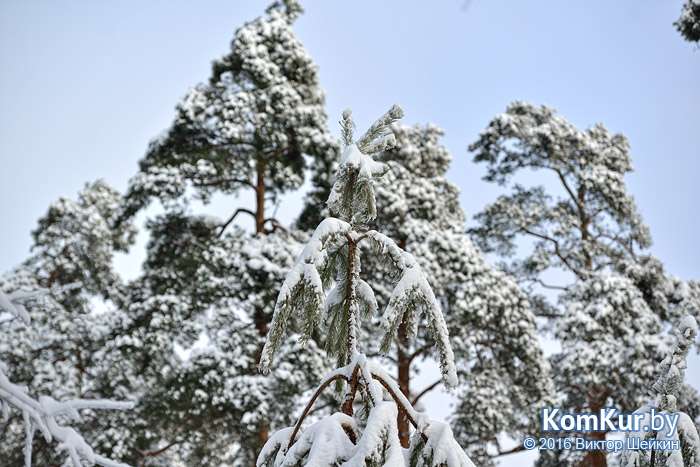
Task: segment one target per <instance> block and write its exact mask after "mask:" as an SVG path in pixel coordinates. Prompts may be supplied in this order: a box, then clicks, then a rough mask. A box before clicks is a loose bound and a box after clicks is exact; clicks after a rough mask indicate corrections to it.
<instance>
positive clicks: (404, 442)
mask: <svg viewBox="0 0 700 467" xmlns="http://www.w3.org/2000/svg"><path fill="white" fill-rule="evenodd" d="M407 314H408V313H407V312H404V314H403V318H402V319H401V324H400V325H399V335H398V340H397V343H398V347H399V354H398V359H397V362H398V373H399V374H398V380H399V388H400V389H401V392H403V395H404V396H406V398H407V399H408V400H409V401H410V400H411V392H410V388H409V383H410V378H411V372H410V371H411V359H410V356H409V355H408V353H407V347H406V346H407V344H408V342H407V341H408V339H407V337H406V317H407ZM397 423H398V429H399V440H400V441H401V446H402V447H404V448H408V447H409V444H410V437H409V435H410V432H409V427H408V418H407V417H406V414H405V413H404V412H402V411H399V418H398V420H397Z"/></svg>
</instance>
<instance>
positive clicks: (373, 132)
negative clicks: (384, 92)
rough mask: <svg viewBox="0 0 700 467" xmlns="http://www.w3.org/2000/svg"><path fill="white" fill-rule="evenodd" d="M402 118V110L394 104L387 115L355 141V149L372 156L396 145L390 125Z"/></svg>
mask: <svg viewBox="0 0 700 467" xmlns="http://www.w3.org/2000/svg"><path fill="white" fill-rule="evenodd" d="M402 117H403V109H402V108H401V106H400V105H399V104H394V105H393V106H392V107H391V108H390V109H389V111H388V112H387V113H385V114H384V115H382V116H381V117H379V118H378V119H377V121H375V122H374V123H373V124H372V126H371V127H369V130H367V132H366V133H365V134H364V135H362V137H361V138H360V139H359V140H357V143H356V145H357V148H358V149H359V150H360V152H362V153H363V154H374V153H377V152H381V151H384V150H385V149H387V148H391V147H393V146H394V145H395V144H396V138H395V137H394V134H393V133H391V125H392V124H393V123H396V122H397V121H399V120H400V119H401V118H402Z"/></svg>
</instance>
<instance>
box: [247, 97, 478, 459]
mask: <svg viewBox="0 0 700 467" xmlns="http://www.w3.org/2000/svg"><path fill="white" fill-rule="evenodd" d="M402 115H403V111H402V110H401V108H400V107H399V106H394V107H392V108H391V109H390V110H389V112H387V113H386V114H385V115H384V116H383V117H381V118H380V119H379V120H377V122H375V123H374V124H373V125H372V126H371V127H370V130H369V131H368V132H367V133H365V135H364V136H363V137H361V138H359V140H358V143H357V144H350V145H349V146H347V147H346V148H345V151H344V152H343V155H342V157H341V160H340V164H339V167H338V172H337V175H336V181H335V184H334V186H333V189H332V191H331V195H330V197H329V199H328V205H329V207H330V208H331V210H332V211H334V212H336V213H338V215H339V218H327V219H325V220H324V221H323V222H321V224H320V225H319V226H318V227H317V229H316V231H315V232H314V234H313V236H312V237H311V240H310V241H309V243H307V245H306V247H305V248H304V250H303V252H302V254H301V255H300V256H299V259H298V260H297V262H296V264H295V266H294V267H293V268H292V270H291V272H290V274H289V275H288V276H287V279H286V280H285V282H284V284H283V286H282V288H281V290H280V294H279V297H278V300H277V305H276V307H275V314H274V317H273V321H272V324H271V329H270V332H269V334H268V341H267V342H266V344H265V348H264V349H263V357H262V359H261V363H260V366H261V369H262V370H263V371H269V369H270V367H271V365H272V363H273V357H274V356H275V353H276V351H277V349H278V348H279V346H280V345H281V343H282V342H283V341H284V332H285V328H286V326H287V322H288V321H289V320H290V318H291V317H292V316H298V317H299V319H300V320H301V321H302V323H304V324H303V325H302V328H303V329H305V330H306V332H307V333H308V330H310V329H313V328H314V327H316V325H317V324H318V323H320V322H323V324H324V326H323V327H324V328H325V329H326V339H327V341H328V342H329V345H328V351H329V354H330V355H331V356H334V357H336V358H337V360H338V362H339V364H338V368H337V369H336V370H335V371H333V372H331V373H330V374H329V375H328V376H326V378H324V379H323V380H322V381H321V384H320V385H319V386H318V389H317V390H316V392H315V393H314V395H313V396H312V398H311V401H310V402H309V403H308V404H307V406H306V408H305V410H304V412H303V413H302V415H301V417H300V418H299V420H298V421H297V423H296V425H295V426H293V427H290V428H286V429H283V430H280V431H278V432H277V433H276V434H275V435H273V436H272V437H271V438H270V440H269V441H268V443H267V444H266V445H265V447H264V448H263V451H262V452H261V454H260V457H259V458H258V462H257V465H258V466H278V465H317V466H323V465H327V466H333V465H340V464H341V463H342V465H348V466H351V465H352V466H354V465H357V466H361V465H377V466H379V465H392V466H394V465H411V466H418V465H421V466H423V465H424V466H438V465H442V466H469V465H473V464H472V463H471V461H470V460H469V458H468V457H467V456H466V454H465V453H464V451H463V450H462V449H461V448H460V447H459V445H458V444H457V442H456V441H455V440H454V438H453V435H452V431H451V430H450V429H449V427H447V426H444V425H442V424H439V423H437V422H431V421H428V419H427V418H426V416H425V415H423V414H419V413H417V412H416V411H415V410H414V409H413V406H412V405H411V403H410V402H409V400H408V399H407V398H406V397H405V396H404V395H403V393H402V392H401V390H400V389H399V387H398V385H397V384H396V383H395V382H394V381H393V380H392V378H391V377H390V376H389V375H387V374H386V373H385V372H384V371H383V370H382V369H381V368H380V367H379V366H377V365H375V364H373V363H370V362H369V361H368V360H367V358H366V357H365V355H364V354H362V353H361V352H360V344H359V342H358V337H359V335H358V331H359V328H360V325H361V322H362V320H363V319H367V318H369V317H370V314H371V313H375V312H377V311H378V310H377V304H376V299H375V297H374V292H373V290H372V289H371V288H370V287H369V285H368V284H367V283H366V282H364V281H363V280H362V279H361V277H360V272H361V268H360V258H361V256H360V253H361V251H362V243H361V242H363V241H364V240H367V243H369V246H370V247H371V248H372V251H373V252H374V253H375V255H376V256H377V257H380V258H382V260H383V261H384V264H385V266H386V267H387V268H388V269H389V270H390V271H391V273H392V277H393V279H394V287H393V290H392V292H391V295H390V297H389V300H388V303H387V306H386V308H385V311H384V313H383V316H382V319H381V329H382V334H383V337H382V344H381V348H382V350H383V351H387V350H389V347H390V344H391V342H392V340H393V339H394V338H395V336H396V334H397V332H398V327H399V324H400V322H401V319H402V317H403V316H406V318H405V319H406V336H407V337H408V338H411V337H415V335H416V334H417V332H418V322H419V320H418V318H419V316H420V313H421V312H423V313H424V314H425V315H426V318H427V322H428V328H429V331H430V334H431V335H432V338H433V340H434V342H435V347H436V354H437V355H438V359H439V361H440V368H441V372H442V377H443V381H444V383H445V384H446V386H448V387H454V386H455V385H456V383H457V375H456V368H455V366H454V356H453V353H452V348H451V346H450V342H449V337H448V331H447V326H446V324H445V320H444V318H443V316H442V313H441V311H440V308H439V305H438V303H437V300H436V299H435V296H434V294H433V291H432V289H431V288H430V286H429V285H428V282H427V279H426V278H425V277H424V276H423V273H422V271H421V268H420V265H419V264H418V262H417V261H416V259H415V258H414V257H413V255H411V254H410V253H407V252H405V251H404V250H402V249H401V248H399V247H398V246H397V245H396V244H395V243H394V242H393V241H392V240H391V239H389V238H388V237H386V236H385V235H382V234H380V233H379V232H377V231H376V230H370V229H368V228H367V222H371V221H372V220H373V219H374V217H375V213H376V209H375V206H376V204H375V195H374V181H375V179H378V178H380V177H381V176H382V175H383V174H385V173H386V172H387V170H388V167H387V166H386V165H384V164H382V163H380V162H376V161H375V160H373V159H372V158H371V156H370V154H366V153H363V152H362V150H361V149H360V147H361V148H363V149H364V150H365V151H373V150H385V149H387V148H388V147H392V146H394V145H395V137H394V135H393V134H392V133H391V132H390V128H391V124H392V123H393V122H395V121H396V120H398V119H399V118H401V116H402ZM343 122H344V127H343V134H344V135H345V136H344V139H345V142H346V143H351V138H352V136H351V134H352V133H351V128H352V127H353V124H352V120H351V116H350V112H349V111H346V112H345V113H344V114H343ZM358 144H359V146H358ZM301 339H302V342H303V341H306V340H307V335H305V334H302V336H301ZM337 380H344V381H345V382H346V386H345V395H344V398H343V400H342V407H341V409H342V411H341V412H339V413H334V414H333V415H331V416H328V417H325V418H322V419H321V420H319V421H317V422H316V423H315V424H313V425H311V426H310V427H308V428H306V429H305V430H303V431H300V428H301V426H302V422H303V421H304V420H305V418H306V417H307V415H308V413H309V410H310V409H311V408H312V406H313V404H314V403H315V401H316V398H317V397H318V396H319V395H320V394H321V392H322V391H323V390H324V389H325V388H326V387H327V386H328V385H330V384H331V383H332V382H334V381H337ZM358 396H359V399H360V400H361V401H362V403H363V407H362V409H361V410H360V411H358V412H356V411H355V408H354V404H355V402H356V399H358ZM399 411H401V412H404V413H405V415H406V416H407V417H408V419H409V420H410V421H411V423H412V424H413V425H414V428H415V431H414V433H413V436H412V439H411V443H410V445H409V447H408V450H407V455H406V456H404V453H403V449H402V447H401V444H400V441H399V432H398V425H397V417H398V413H399Z"/></svg>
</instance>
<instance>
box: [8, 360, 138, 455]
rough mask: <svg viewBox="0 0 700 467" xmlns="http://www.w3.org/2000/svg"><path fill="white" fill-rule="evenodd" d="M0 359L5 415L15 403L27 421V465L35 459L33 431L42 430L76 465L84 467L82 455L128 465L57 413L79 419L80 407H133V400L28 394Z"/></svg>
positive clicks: (49, 440) (25, 446) (25, 450)
mask: <svg viewBox="0 0 700 467" xmlns="http://www.w3.org/2000/svg"><path fill="white" fill-rule="evenodd" d="M4 369H5V368H3V365H2V362H0V401H1V402H2V414H3V418H4V419H5V420H7V418H8V416H9V407H8V406H9V405H12V406H13V407H15V408H16V409H17V410H19V411H20V412H21V413H22V418H23V419H24V425H25V433H26V439H25V445H24V458H25V461H24V463H25V466H26V467H29V466H30V465H31V461H32V458H31V456H32V443H33V440H34V433H35V431H36V430H37V428H38V429H39V431H40V432H41V433H42V435H43V436H44V439H46V441H47V442H51V441H54V440H55V441H56V442H57V443H58V447H57V449H58V450H64V451H66V453H67V454H68V456H69V457H70V459H71V461H72V462H73V465H74V466H75V467H82V465H83V464H82V463H81V459H85V460H87V461H88V462H91V463H93V464H99V465H103V466H105V467H128V466H127V464H122V463H120V462H115V461H113V460H111V459H108V458H106V457H104V456H101V455H99V454H96V453H95V452H94V451H93V450H92V448H91V447H90V445H89V444H87V442H86V441H85V439H84V438H83V437H82V436H81V435H80V434H79V433H78V432H77V431H75V430H74V429H73V428H71V427H69V426H64V425H61V424H60V423H59V422H58V421H57V419H56V417H57V416H58V415H60V414H67V415H69V416H70V417H71V418H73V419H74V420H80V415H79V414H78V409H86V408H90V409H131V408H133V404H132V403H131V402H115V401H111V400H106V399H97V400H89V399H73V400H68V401H64V402H59V401H57V400H55V399H54V398H52V397H50V396H41V397H40V398H39V400H35V399H33V398H32V397H30V396H29V394H28V390H27V388H26V386H20V385H17V384H14V383H12V382H11V381H10V380H9V379H8V378H7V376H6V375H5V373H4V371H3V370H4Z"/></svg>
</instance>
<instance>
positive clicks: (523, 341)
mask: <svg viewBox="0 0 700 467" xmlns="http://www.w3.org/2000/svg"><path fill="white" fill-rule="evenodd" d="M392 131H393V133H394V135H395V136H396V145H395V146H394V147H393V148H391V149H387V150H386V151H383V152H381V153H379V154H377V155H376V157H375V160H377V161H378V162H383V163H385V164H386V165H387V166H388V168H389V169H388V171H387V173H386V174H385V175H384V179H383V183H380V184H377V186H376V188H375V192H376V197H377V206H378V210H377V211H378V212H377V218H376V219H375V220H374V221H373V222H372V223H371V226H372V227H373V228H375V229H376V230H378V231H382V232H385V233H386V234H387V235H388V236H390V237H391V238H392V239H394V241H395V242H396V244H397V245H398V246H399V247H400V248H402V249H404V250H406V251H408V252H409V253H411V254H413V255H414V256H415V257H416V260H417V261H418V263H419V264H420V265H421V269H422V270H423V271H424V273H425V276H426V278H427V279H428V281H429V283H430V285H431V287H432V289H433V291H434V293H435V296H436V298H437V300H438V302H439V303H440V306H441V308H442V311H443V314H444V316H445V320H446V322H447V326H448V329H449V332H450V336H452V347H453V349H454V353H455V359H456V362H457V368H458V370H459V371H458V374H459V377H460V390H459V392H458V406H457V410H456V411H455V414H454V416H453V425H454V427H455V433H456V436H457V439H458V440H459V441H460V442H461V444H462V445H464V446H466V450H467V453H468V454H469V456H470V457H471V458H472V459H473V460H474V461H475V462H477V463H478V464H479V465H488V464H490V463H492V462H493V461H492V458H493V457H495V456H498V455H499V454H501V453H503V452H507V451H509V450H510V449H511V447H510V446H501V445H499V441H498V440H499V435H500V434H503V433H506V434H508V435H510V436H511V438H513V439H521V438H522V437H523V436H525V434H526V433H527V434H530V433H533V432H534V430H535V427H536V426H537V423H536V419H538V417H539V411H538V409H537V408H538V407H542V406H546V405H551V404H552V402H553V395H554V390H553V385H552V383H551V380H550V377H549V364H548V362H547V361H546V359H545V358H544V357H543V355H542V352H541V350H540V348H539V343H538V340H537V336H536V326H535V318H534V315H533V314H532V312H531V310H530V306H529V302H528V300H527V296H526V295H525V293H524V292H523V291H522V290H520V288H519V287H518V285H517V284H516V282H515V280H514V279H513V278H511V277H508V276H507V275H505V274H504V273H503V272H502V271H499V270H498V269H496V268H495V267H492V266H490V265H488V264H485V263H484V259H483V257H482V255H481V252H480V251H479V249H478V248H477V247H475V246H474V245H473V244H472V242H471V240H470V239H469V237H468V236H467V234H466V230H465V225H464V224H465V219H466V216H465V214H464V211H463V210H462V207H461V206H460V203H459V188H458V187H457V186H456V185H454V184H453V183H451V182H450V181H448V180H447V179H446V178H445V173H446V172H447V170H448V168H449V164H450V162H451V160H452V155H451V154H450V153H449V151H448V150H447V148H446V147H445V146H443V145H442V144H440V142H439V139H440V137H441V136H442V135H443V134H444V132H443V131H442V130H440V129H439V128H437V127H436V126H435V125H432V124H428V125H426V126H418V125H416V126H414V127H409V126H404V125H401V124H398V123H397V124H395V125H394V126H393V127H392ZM363 270H364V271H365V272H366V274H365V275H366V278H367V282H368V284H370V286H371V287H372V289H373V290H374V291H375V293H376V296H377V302H378V304H379V307H380V309H381V308H383V307H385V306H386V304H387V303H388V301H389V299H390V297H391V293H392V287H391V280H390V275H389V274H388V273H389V271H387V270H386V268H383V267H382V263H381V261H375V260H374V257H373V256H369V257H367V259H366V260H365V262H364V264H363ZM426 324H427V323H425V322H421V325H420V326H419V332H418V334H417V336H416V337H415V338H414V339H411V340H409V339H407V337H406V322H405V320H402V322H401V324H400V326H399V329H398V335H397V338H396V340H395V342H396V345H395V349H396V350H395V353H394V358H395V360H396V362H397V381H398V383H399V387H400V388H401V391H402V392H403V394H404V395H405V396H406V398H407V399H408V400H409V401H410V402H411V403H412V404H414V405H415V404H417V403H418V402H419V401H420V399H421V398H422V397H423V396H424V395H425V394H427V393H429V392H430V391H431V390H433V389H434V388H437V387H439V386H438V385H439V381H436V382H435V383H433V384H429V385H427V386H426V387H425V388H416V387H413V386H414V385H415V382H414V383H413V384H411V382H412V380H414V379H415V376H416V370H417V368H416V365H417V363H418V362H420V361H421V360H423V359H425V358H431V357H434V351H435V345H434V342H433V340H432V338H431V336H430V333H429V332H427V326H426ZM367 328H369V327H367ZM369 330H370V331H371V329H369ZM398 427H399V433H400V436H401V441H402V445H403V446H404V447H406V446H407V445H408V442H409V436H408V435H409V422H408V420H407V418H406V417H405V415H403V414H402V413H400V414H399V420H398ZM516 449H522V447H521V446H520V445H518V447H517V448H516Z"/></svg>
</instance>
